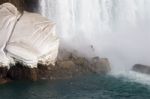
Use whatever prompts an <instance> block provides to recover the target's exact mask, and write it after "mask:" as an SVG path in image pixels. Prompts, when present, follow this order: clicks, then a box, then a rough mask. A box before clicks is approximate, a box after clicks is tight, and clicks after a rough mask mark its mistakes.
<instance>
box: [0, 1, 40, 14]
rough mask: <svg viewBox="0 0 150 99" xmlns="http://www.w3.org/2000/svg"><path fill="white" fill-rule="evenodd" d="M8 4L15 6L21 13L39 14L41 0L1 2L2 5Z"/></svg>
mask: <svg viewBox="0 0 150 99" xmlns="http://www.w3.org/2000/svg"><path fill="white" fill-rule="evenodd" d="M7 2H9V3H12V4H13V5H15V6H16V7H17V9H18V10H19V11H20V12H23V11H24V10H26V11H29V12H37V10H38V2H39V0H0V5H1V4H3V3H7Z"/></svg>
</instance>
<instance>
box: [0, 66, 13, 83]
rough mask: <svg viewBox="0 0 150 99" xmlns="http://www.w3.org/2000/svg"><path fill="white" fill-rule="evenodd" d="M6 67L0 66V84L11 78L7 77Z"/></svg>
mask: <svg viewBox="0 0 150 99" xmlns="http://www.w3.org/2000/svg"><path fill="white" fill-rule="evenodd" d="M7 72H8V68H7V67H0V84H4V83H8V82H10V81H11V80H10V79H8V78H7Z"/></svg>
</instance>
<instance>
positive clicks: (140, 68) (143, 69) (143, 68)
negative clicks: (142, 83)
mask: <svg viewBox="0 0 150 99" xmlns="http://www.w3.org/2000/svg"><path fill="white" fill-rule="evenodd" d="M132 70H133V71H136V72H140V73H144V74H150V66H148V65H142V64H135V65H134V66H133V68H132Z"/></svg>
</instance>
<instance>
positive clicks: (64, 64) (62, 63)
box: [56, 60, 76, 69]
mask: <svg viewBox="0 0 150 99" xmlns="http://www.w3.org/2000/svg"><path fill="white" fill-rule="evenodd" d="M56 65H57V66H59V67H62V68H64V69H69V68H75V66H76V64H75V63H74V62H73V61H71V60H68V61H58V62H57V63H56Z"/></svg>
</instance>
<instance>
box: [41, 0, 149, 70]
mask: <svg viewBox="0 0 150 99" xmlns="http://www.w3.org/2000/svg"><path fill="white" fill-rule="evenodd" d="M149 9H150V0H40V11H41V13H42V14H43V15H45V16H47V17H49V18H51V19H53V20H54V22H56V23H57V33H58V35H59V37H60V38H61V41H62V42H65V44H67V46H69V47H70V48H73V49H75V50H77V51H80V52H81V53H82V54H83V55H86V56H88V57H89V56H95V55H97V56H100V57H107V58H109V60H110V62H111V64H112V67H114V69H118V68H119V69H120V68H121V69H122V68H128V69H130V68H131V66H132V65H133V64H136V63H141V64H147V65H150V43H149V42H150V11H149ZM91 46H92V47H93V48H94V51H93V50H91Z"/></svg>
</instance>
